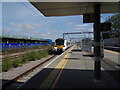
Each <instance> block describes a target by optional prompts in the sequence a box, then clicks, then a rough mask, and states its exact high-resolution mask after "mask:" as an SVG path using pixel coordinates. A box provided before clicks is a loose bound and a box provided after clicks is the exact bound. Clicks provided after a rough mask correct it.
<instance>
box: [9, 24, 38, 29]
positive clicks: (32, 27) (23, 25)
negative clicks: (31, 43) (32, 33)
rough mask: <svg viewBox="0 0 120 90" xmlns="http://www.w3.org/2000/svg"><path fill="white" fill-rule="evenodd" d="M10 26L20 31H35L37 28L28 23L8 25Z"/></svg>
mask: <svg viewBox="0 0 120 90" xmlns="http://www.w3.org/2000/svg"><path fill="white" fill-rule="evenodd" d="M10 25H11V26H13V27H16V28H21V29H35V27H36V26H37V25H32V24H28V23H10Z"/></svg>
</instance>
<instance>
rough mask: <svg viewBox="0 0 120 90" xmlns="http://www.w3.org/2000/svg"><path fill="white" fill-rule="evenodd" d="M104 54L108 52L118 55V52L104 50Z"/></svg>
mask: <svg viewBox="0 0 120 90" xmlns="http://www.w3.org/2000/svg"><path fill="white" fill-rule="evenodd" d="M104 51H105V52H109V53H113V54H120V53H119V52H114V51H110V50H106V49H105V50H104Z"/></svg>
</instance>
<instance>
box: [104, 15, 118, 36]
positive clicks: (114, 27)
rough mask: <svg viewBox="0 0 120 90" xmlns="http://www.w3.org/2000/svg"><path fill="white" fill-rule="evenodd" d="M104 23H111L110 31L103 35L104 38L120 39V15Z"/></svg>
mask: <svg viewBox="0 0 120 90" xmlns="http://www.w3.org/2000/svg"><path fill="white" fill-rule="evenodd" d="M105 22H111V24H112V26H111V27H112V29H111V30H110V31H109V32H108V33H107V34H106V33H105V34H103V36H104V38H114V37H120V14H115V15H113V16H111V17H109V18H108V19H107V20H106V21H105Z"/></svg>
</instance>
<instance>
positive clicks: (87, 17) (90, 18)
mask: <svg viewBox="0 0 120 90" xmlns="http://www.w3.org/2000/svg"><path fill="white" fill-rule="evenodd" d="M93 22H94V13H85V14H83V23H93Z"/></svg>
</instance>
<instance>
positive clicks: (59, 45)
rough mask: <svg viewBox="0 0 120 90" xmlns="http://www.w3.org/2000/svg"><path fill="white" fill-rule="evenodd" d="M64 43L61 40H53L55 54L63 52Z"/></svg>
mask: <svg viewBox="0 0 120 90" xmlns="http://www.w3.org/2000/svg"><path fill="white" fill-rule="evenodd" d="M65 43H66V41H65V40H64V39H62V38H59V39H56V40H55V45H54V51H56V52H63V51H65V49H66V45H65Z"/></svg>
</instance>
